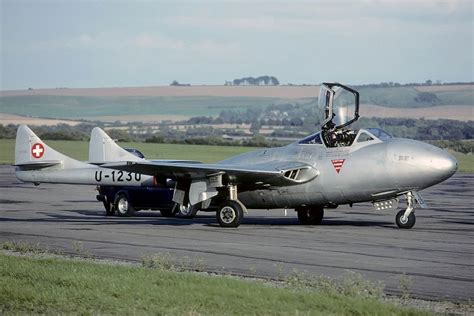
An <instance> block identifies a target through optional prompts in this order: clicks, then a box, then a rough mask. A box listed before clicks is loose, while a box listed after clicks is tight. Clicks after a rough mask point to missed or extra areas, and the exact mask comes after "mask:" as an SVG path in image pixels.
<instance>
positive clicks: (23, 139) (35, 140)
mask: <svg viewBox="0 0 474 316" xmlns="http://www.w3.org/2000/svg"><path fill="white" fill-rule="evenodd" d="M59 164H62V165H63V167H64V168H73V167H79V166H83V165H84V163H82V162H80V161H77V160H75V159H72V158H70V157H68V156H66V155H63V154H61V153H60V152H58V151H56V150H54V149H53V148H51V147H49V146H48V145H46V144H45V143H44V142H43V141H42V140H41V139H40V138H39V137H38V136H37V135H36V134H35V133H34V132H33V131H32V130H31V129H30V128H29V127H28V126H26V125H20V126H19V127H18V130H17V131H16V142H15V166H18V167H20V168H21V169H41V168H46V167H51V166H55V165H59Z"/></svg>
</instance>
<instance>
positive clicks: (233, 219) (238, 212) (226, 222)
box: [216, 185, 247, 227]
mask: <svg viewBox="0 0 474 316" xmlns="http://www.w3.org/2000/svg"><path fill="white" fill-rule="evenodd" d="M228 188H229V197H228V199H227V200H225V201H224V202H223V203H222V204H221V205H220V206H219V208H218V209H217V211H216V218H217V221H218V222H219V224H220V225H221V227H238V226H239V225H240V223H241V222H242V219H243V218H244V213H247V208H246V207H245V205H243V204H242V202H240V201H239V200H238V199H237V186H235V185H230V186H229V187H228Z"/></svg>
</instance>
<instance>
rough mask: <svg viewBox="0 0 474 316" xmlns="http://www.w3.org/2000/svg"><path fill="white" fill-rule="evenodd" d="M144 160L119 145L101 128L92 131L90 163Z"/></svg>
mask: <svg viewBox="0 0 474 316" xmlns="http://www.w3.org/2000/svg"><path fill="white" fill-rule="evenodd" d="M143 160H144V159H143V158H139V157H137V156H135V155H134V154H132V153H129V152H128V151H126V150H125V149H123V148H122V147H120V146H119V145H117V144H116V143H115V141H114V140H113V139H112V138H110V136H109V135H107V134H106V133H105V132H104V131H103V130H102V129H101V128H99V127H94V129H93V130H92V132H91V140H90V142H89V163H91V164H95V165H101V164H104V163H108V162H117V161H143Z"/></svg>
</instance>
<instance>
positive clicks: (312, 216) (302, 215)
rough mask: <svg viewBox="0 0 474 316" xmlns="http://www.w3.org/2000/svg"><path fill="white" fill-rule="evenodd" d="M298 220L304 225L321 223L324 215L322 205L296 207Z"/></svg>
mask: <svg viewBox="0 0 474 316" xmlns="http://www.w3.org/2000/svg"><path fill="white" fill-rule="evenodd" d="M296 212H297V213H298V220H299V222H300V224H302V225H321V223H322V222H323V217H324V208H323V207H322V206H311V207H300V208H297V209H296Z"/></svg>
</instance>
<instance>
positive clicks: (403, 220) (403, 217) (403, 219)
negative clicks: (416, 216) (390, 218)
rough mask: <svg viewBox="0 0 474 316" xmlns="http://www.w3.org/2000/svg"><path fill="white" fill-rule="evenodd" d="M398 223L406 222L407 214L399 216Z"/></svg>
mask: <svg viewBox="0 0 474 316" xmlns="http://www.w3.org/2000/svg"><path fill="white" fill-rule="evenodd" d="M400 223H402V224H406V223H408V216H405V215H403V216H402V217H400Z"/></svg>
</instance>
